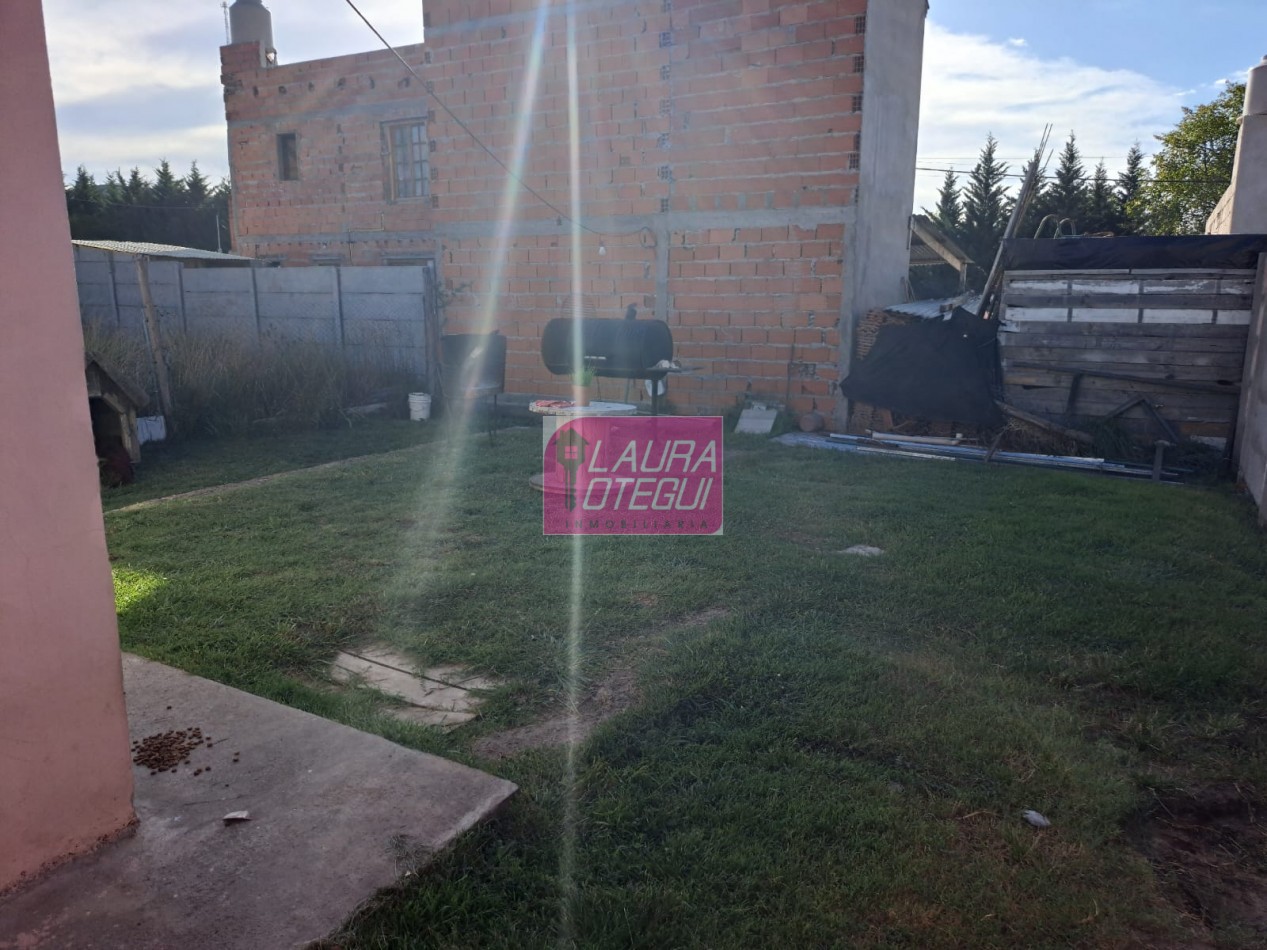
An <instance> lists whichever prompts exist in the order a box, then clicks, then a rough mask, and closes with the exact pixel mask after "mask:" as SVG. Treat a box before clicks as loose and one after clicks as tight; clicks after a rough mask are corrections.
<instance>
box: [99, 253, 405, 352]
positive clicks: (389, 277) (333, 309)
mask: <svg viewBox="0 0 1267 950" xmlns="http://www.w3.org/2000/svg"><path fill="white" fill-rule="evenodd" d="M75 269H76V274H77V278H78V284H79V299H80V316H81V319H82V321H83V323H84V326H86V327H87V326H94V325H95V326H96V327H99V328H101V329H103V330H106V331H115V332H120V333H123V334H125V335H128V336H132V337H134V338H136V339H141V340H143V339H144V338H145V325H144V316H143V313H142V308H141V297H140V290H139V287H138V285H137V275H136V267H135V264H134V263H133V261H132V259H131V257H128V256H126V255H111V254H109V253H106V252H104V251H97V250H94V249H91V248H76V250H75ZM149 273H150V286H151V292H152V294H153V297H154V305H155V308H156V309H157V310H158V312H159V319H160V324H161V326H162V328H163V329H164V330H165V331H167V332H171V333H179V332H184V333H188V334H191V335H204V336H214V337H222V338H228V339H232V340H236V341H239V342H244V343H252V344H254V343H260V342H268V343H281V344H284V343H287V342H303V343H317V344H322V345H326V346H335V347H339V348H340V349H341V350H342V351H343V352H344V353H345V354H346V355H347V356H348V357H349V358H352V359H357V360H367V361H372V362H375V363H377V364H380V365H392V366H401V367H406V368H410V369H413V370H414V371H416V372H418V373H419V374H422V373H423V372H425V369H426V338H427V334H426V323H425V321H426V299H427V280H428V269H427V268H426V267H424V266H382V267H347V268H341V267H333V266H329V267H325V266H318V267H287V268H258V267H215V268H202V267H184V266H183V265H181V264H180V263H178V262H175V261H160V260H153V261H151V262H150V267H149Z"/></svg>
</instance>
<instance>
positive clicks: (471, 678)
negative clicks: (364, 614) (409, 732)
mask: <svg viewBox="0 0 1267 950" xmlns="http://www.w3.org/2000/svg"><path fill="white" fill-rule="evenodd" d="M330 677H331V679H333V680H335V681H336V682H339V683H363V684H364V685H366V686H371V687H373V688H374V689H377V690H378V691H379V692H381V693H385V694H387V695H388V696H391V697H393V698H395V699H399V700H401V701H402V702H404V703H406V704H408V705H406V706H404V707H393V708H391V709H389V710H388V714H389V715H392V716H395V717H396V718H397V719H401V720H404V721H406V722H416V723H421V724H423V725H428V726H438V727H440V728H448V729H452V728H455V727H457V726H460V725H462V724H463V723H466V722H470V721H471V720H472V719H474V718H475V717H476V716H477V715H478V714H479V707H480V704H481V702H482V701H483V697H481V696H480V695H479V694H478V693H477V692H475V691H476V690H490V689H495V688H497V687H498V686H500V685H501V684H500V683H499V682H498V681H497V680H494V679H492V678H490V677H486V676H480V675H479V674H477V673H474V672H472V671H471V670H469V669H467V668H466V667H463V666H456V665H449V666H436V667H431V668H429V669H426V670H423V671H422V672H419V671H418V670H417V669H416V668H415V667H414V665H413V663H412V662H411V661H410V660H409V658H408V657H405V656H402V655H401V654H399V653H397V652H396V651H395V650H393V649H391V648H390V647H387V646H384V645H382V644H371V645H368V646H365V647H357V648H355V649H352V650H347V651H344V652H342V653H339V654H338V655H337V656H335V658H334V662H333V664H331V667H330Z"/></svg>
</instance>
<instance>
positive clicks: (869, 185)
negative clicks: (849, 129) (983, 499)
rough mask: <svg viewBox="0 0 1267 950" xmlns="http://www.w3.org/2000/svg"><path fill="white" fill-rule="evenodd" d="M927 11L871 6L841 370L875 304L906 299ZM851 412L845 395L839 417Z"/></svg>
mask: <svg viewBox="0 0 1267 950" xmlns="http://www.w3.org/2000/svg"><path fill="white" fill-rule="evenodd" d="M927 14H928V2H927V0H881V2H875V3H869V4H868V5H867V34H866V46H865V56H866V73H865V79H864V82H863V89H862V95H863V106H862V143H861V146H862V147H861V154H860V157H859V165H860V168H859V176H858V205H857V217H856V219H855V221H854V226H853V228H852V229H851V230H849V231H848V232H847V233H846V234H845V246H846V248H847V256H846V258H845V271H844V278H845V280H844V285H845V289H844V297H843V299H842V301H841V323H840V327H841V333H840V354H841V356H840V372H841V375H847V374H848V370H849V361H850V354H852V352H853V328H854V325H855V322H856V321H857V320H858V319H859V318H860V317H861V316H862V315H863V314H865V313H866V312H867V311H869V310H872V309H874V308H878V307H884V306H888V305H890V304H894V303H900V302H902V301H903V300H905V296H904V293H903V288H904V283H903V282H904V280H905V279H906V277H907V273H908V271H909V270H910V239H911V213H912V211H913V210H914V203H915V152H916V147H917V145H918V140H919V100H920V82H921V73H922V70H923V64H924V21H925V18H926V16H927ZM845 413H846V408H845V403H844V400H839V401H838V405H837V418H838V421H843V419H841V417H842V416H843V415H844V414H845Z"/></svg>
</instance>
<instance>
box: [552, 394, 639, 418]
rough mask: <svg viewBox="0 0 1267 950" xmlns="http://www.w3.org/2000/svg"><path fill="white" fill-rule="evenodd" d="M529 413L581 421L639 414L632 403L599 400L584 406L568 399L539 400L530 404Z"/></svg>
mask: <svg viewBox="0 0 1267 950" xmlns="http://www.w3.org/2000/svg"><path fill="white" fill-rule="evenodd" d="M528 411H529V412H535V413H536V414H537V415H539V416H556V417H559V418H563V419H580V418H582V417H584V416H632V415H635V414H636V413H637V412H638V407H637V406H635V405H634V404H633V403H631V402H601V401H599V400H597V399H596V400H594V401H592V402H590V403H587V404H586V405H584V406H578V405H577V404H576V403H574V402H571V401H569V400H567V399H538V400H537V401H536V402H534V403H531V404H529V406H528Z"/></svg>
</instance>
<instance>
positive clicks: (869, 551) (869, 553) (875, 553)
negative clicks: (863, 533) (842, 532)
mask: <svg viewBox="0 0 1267 950" xmlns="http://www.w3.org/2000/svg"><path fill="white" fill-rule="evenodd" d="M840 553H841V554H856V555H858V556H859V557H879V556H880V555H881V554H883V553H884V548H875V547H872V546H871V545H869V544H855V545H854V546H853V547H849V548H845V549H844V550H843V551H841V552H840Z"/></svg>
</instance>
